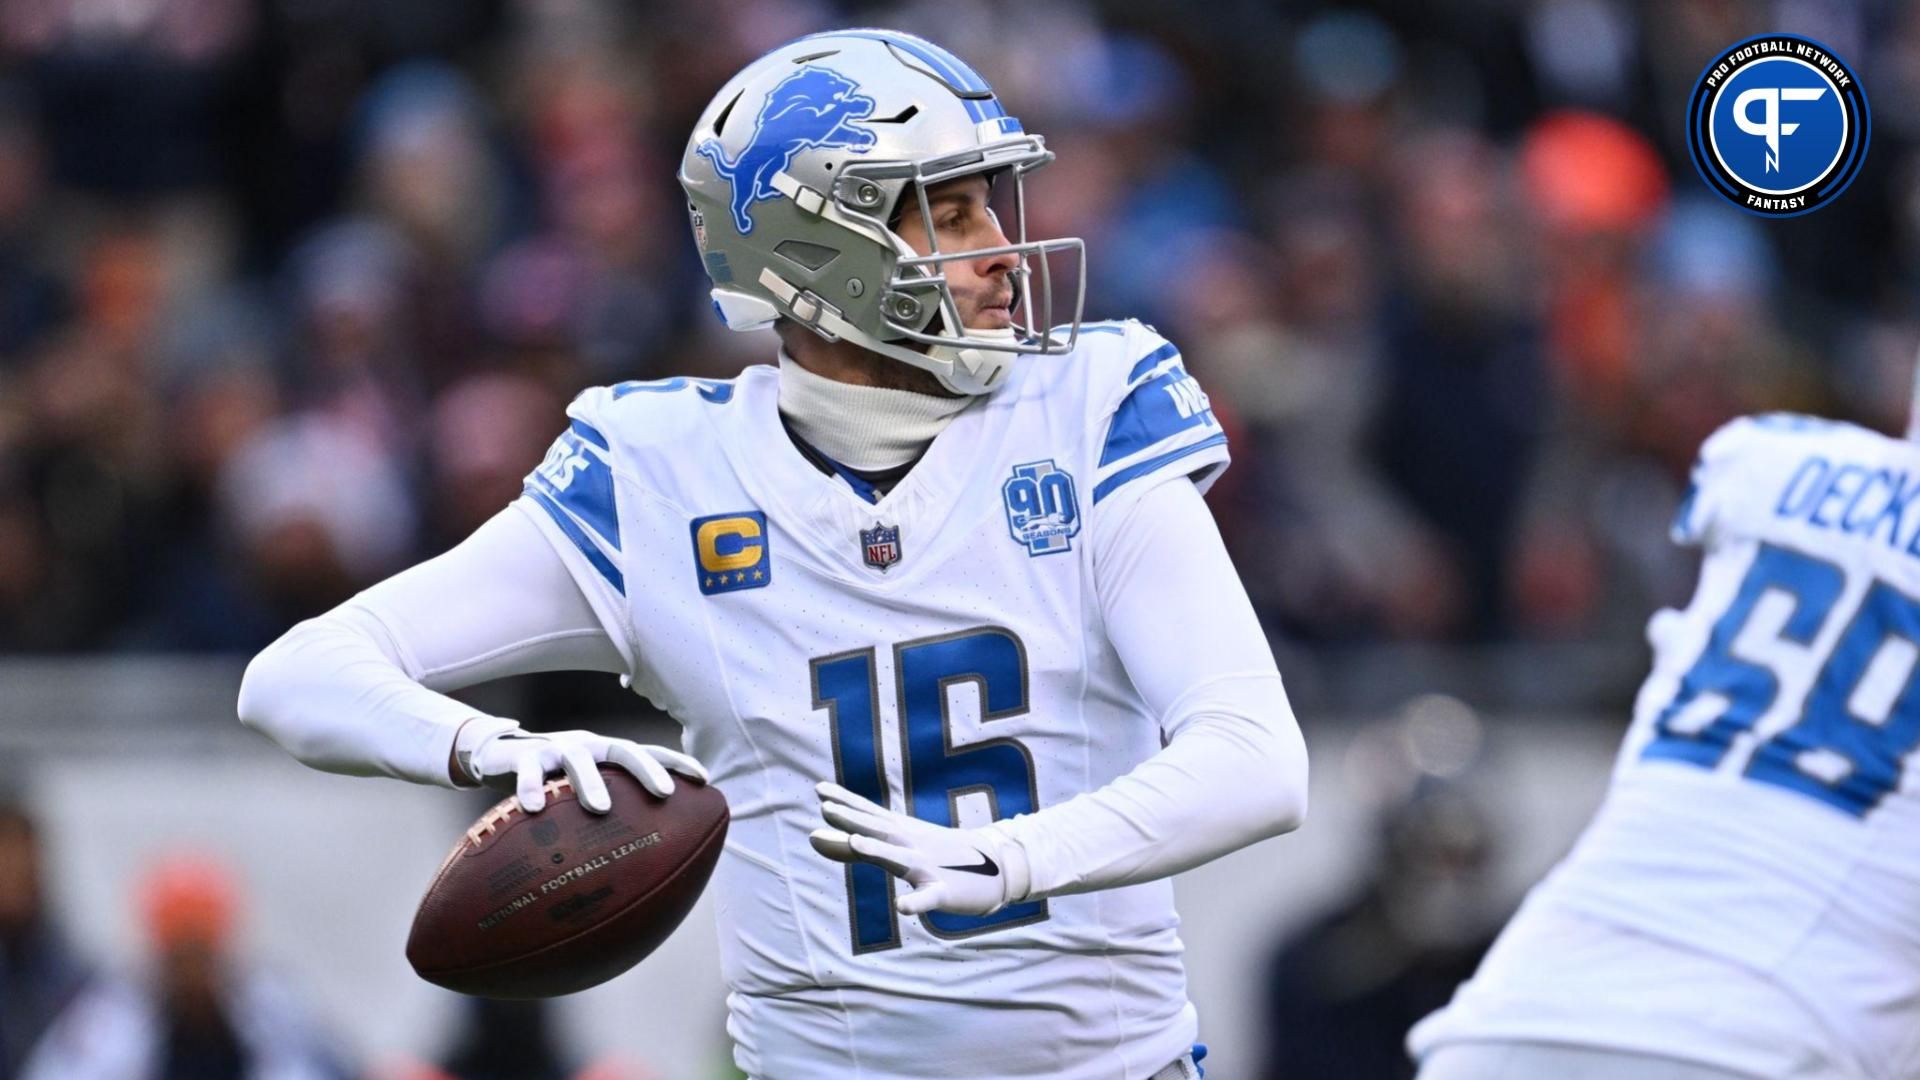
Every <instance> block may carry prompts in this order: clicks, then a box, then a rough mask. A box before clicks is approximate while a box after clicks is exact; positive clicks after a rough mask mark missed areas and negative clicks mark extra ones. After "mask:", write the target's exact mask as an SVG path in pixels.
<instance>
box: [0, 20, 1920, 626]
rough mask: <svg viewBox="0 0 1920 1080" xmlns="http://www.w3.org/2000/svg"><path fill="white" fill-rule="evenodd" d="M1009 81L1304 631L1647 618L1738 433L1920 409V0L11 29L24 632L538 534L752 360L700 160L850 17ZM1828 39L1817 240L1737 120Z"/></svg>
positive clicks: (268, 620)
mask: <svg viewBox="0 0 1920 1080" xmlns="http://www.w3.org/2000/svg"><path fill="white" fill-rule="evenodd" d="M869 23H873V24H885V25H889V26H895V27H899V28H902V29H907V30H911V31H915V32H919V33H922V34H924V35H926V36H929V37H932V38H934V39H936V40H939V41H940V42H942V43H944V44H946V45H948V46H949V47H950V48H952V49H953V50H954V51H956V52H957V53H959V54H960V55H962V56H965V57H967V58H969V59H970V60H971V61H972V63H973V64H974V65H975V66H976V67H978V68H979V69H980V70H981V71H982V72H983V73H984V74H985V75H986V76H987V77H988V79H989V80H990V81H992V82H993V83H994V84H995V86H996V88H997V89H998V91H999V92H1000V94H1001V96H1002V97H1003V99H1004V100H1005V101H1006V102H1007V103H1008V105H1009V107H1010V111H1012V112H1014V113H1015V114H1017V115H1019V116H1021V117H1022V119H1023V121H1024V122H1025V125H1026V127H1027V129H1028V130H1030V131H1038V132H1041V133H1043V134H1045V135H1046V136H1047V137H1048V139H1049V142H1050V145H1051V146H1053V147H1054V148H1055V149H1056V150H1057V151H1058V153H1059V160H1058V162H1057V163H1056V164H1055V165H1053V166H1051V167H1050V168H1048V169H1046V170H1043V171H1042V172H1041V173H1039V174H1038V175H1037V176H1036V177H1035V178H1034V181H1033V187H1032V189H1031V190H1032V193H1033V200H1034V206H1033V215H1032V218H1033V220H1032V225H1033V229H1034V232H1035V234H1036V235H1076V236H1081V237H1084V238H1085V239H1086V241H1087V245H1088V250H1089V263H1090V278H1089V281H1090V284H1089V288H1088V315H1089V317H1091V318H1109V317H1117V316H1128V315H1130V316H1137V317H1140V318H1142V319H1145V320H1147V321H1149V322H1152V323H1154V324H1155V325H1156V326H1158V327H1159V328H1160V329H1161V330H1162V331H1163V332H1165V333H1167V334H1168V335H1169V336H1170V337H1171V338H1173V339H1174V340H1175V341H1177V342H1179V343H1180V344H1181V345H1182V349H1183V352H1184V353H1185V355H1186V357H1187V358H1188V361H1189V365H1190V367H1191V368H1192V370H1193V371H1194V373H1195V374H1196V375H1197V376H1198V377H1199V378H1200V380H1201V381H1202V383H1203V384H1204V385H1206V386H1207V387H1208V388H1209V390H1210V391H1211V393H1212V396H1213V400H1214V403H1215V406H1216V409H1217V411H1218V413H1219V414H1220V416H1221V417H1222V420H1223V422H1224V423H1225V424H1226V425H1227V426H1228V427H1229V430H1230V433H1231V435H1232V437H1233V445H1234V447H1235V462H1236V464H1235V467H1234V468H1233V469H1232V470H1230V471H1229V473H1228V474H1227V477H1226V479H1225V480H1223V481H1222V483H1221V484H1220V485H1219V487H1218V488H1217V489H1216V491H1215V494H1214V495H1213V496H1212V501H1213V503H1214V507H1215V511H1216V513H1217V515H1218V516H1219V517H1220V519H1221V521H1222V525H1223V528H1224V529H1225V531H1226V532H1227V535H1228V538H1229V543H1230V545H1231V546H1232V548H1233V550H1234V552H1235V555H1236V559H1237V561H1238V563H1239V566H1240V568H1241V570H1242V573H1243V575H1244V576H1245V578H1246V580H1247V584H1248V586H1249V589H1250V590H1251V592H1252V593H1253V595H1254V597H1255V599H1256V602H1257V603H1258V604H1259V605H1260V607H1261V609H1262V611H1263V613H1264V614H1265V615H1266V616H1267V618H1268V620H1269V625H1270V626H1271V628H1272V629H1273V630H1274V632H1275V633H1277V634H1280V635H1283V636H1286V637H1289V638H1292V639H1294V640H1297V641H1300V642H1303V643H1306V644H1309V645H1343V644H1350V643H1357V644H1365V643H1371V642H1378V641H1388V640H1408V639H1411V640H1428V641H1443V642H1477V641H1502V640H1515V639H1521V640H1590V639H1608V640H1619V639H1623V638H1627V637H1630V636H1631V635H1632V634H1633V633H1634V631H1635V628H1636V627H1637V625H1638V624H1639V622H1640V621H1641V620H1643V619H1644V618H1645V616H1646V614H1647V612H1648V611H1649V610H1650V608H1651V607H1652V606H1654V605H1655V604H1656V603H1659V602H1670V601H1672V600H1674V599H1677V598H1678V597H1679V596H1680V595H1681V594H1682V592H1683V590H1684V588H1685V587H1686V583H1687V581H1688V580H1689V578H1690V569H1691V568H1690V565H1689V562H1688V557H1687V556H1686V555H1685V554H1684V553H1680V552H1677V551H1675V550H1673V549H1672V548H1671V547H1670V546H1669V545H1668V544H1667V542H1666V540H1665V523H1666V520H1667V519H1668V517H1669V516H1670V514H1671V512H1672V510H1673V508H1674V506H1675V504H1676V503H1677V501H1678V498H1679V494H1680V492H1681V490H1682V489H1683V488H1684V484H1685V476H1686V472H1687V467H1688V464H1689V462H1690V459H1691V457H1692V454H1693V452H1694V450H1695V448H1696V447H1697V445H1698V443H1699V442H1700V440H1701V439H1702V438H1703V437H1704V436H1705V435H1706V434H1707V433H1708V432H1710V431H1711V430H1712V429H1713V428H1714V426H1716V425H1717V424H1718V423H1720V422H1721V421H1723V420H1725V419H1727V418H1729V417H1731V416H1733V415H1735V414H1738V413H1742V412H1749V411H1755V410H1764V409H1775V408H1791V409H1799V410H1807V411H1815V412H1821V413H1825V414H1829V415H1835V416H1840V417H1844V418H1849V419H1856V420H1860V421H1862V422H1865V423H1868V424H1871V425H1873V426H1876V427H1880V428H1883V429H1898V428H1899V427H1901V426H1903V424H1904V419H1905V412H1906V409H1907V401H1908V389H1907V386H1908V380H1909V378H1910V374H1911V368H1912V364H1913V357H1914V351H1915V345H1916V344H1917V343H1920V320H1917V319H1916V318H1915V314H1914V303H1913V301H1914V293H1915V288H1916V285H1920V266H1917V265H1916V255H1920V153H1916V141H1915V139H1916V131H1915V125H1916V123H1917V122H1916V120H1915V119H1914V118H1915V117H1920V8H1916V7H1915V6H1914V5H1910V4H1903V3H1898V2H1895V0H1857V2H1856V0H1847V2H1840V0H1778V2H1736V0H1660V2H1655V0H1431V2H1423V3H1414V2H1411V0H1374V2H1371V3H1343V4H1338V5H1335V4H1328V3H1318V2H1312V0H1301V2H1295V3H1287V4H1270V3H1267V2H1264V0H1222V2H1220V3H1214V4H1207V5H1201V6H1199V7H1192V6H1175V5H1159V4H1149V3H1144V2H1131V0H1114V2H1110V3H1091V2H1087V0H1020V2H1014V0H928V2H914V3H905V4H885V5H868V4H858V3H845V4H837V3H831V2H827V0H662V2H658V3H650V4H645V5H639V4H623V3H617V2H615V0H473V2H470V3H460V4H411V3H390V4H371V3H364V2H357V0H18V2H11V3H6V4H0V650H7V651H28V650H32V651H47V650H56V651H72V650H101V649H109V650H123V649H148V650H152V649H162V650H192V651H228V652H240V651H246V650H251V649H254V648H256V647H258V646H260V645H262V644H264V643H265V642H267V641H268V640H270V639H271V638H272V637H274V636H275V635H276V634H277V633H278V632H279V631H280V630H281V629H283V628H284V627H285V626H286V625H288V624H289V623H290V622H292V621H293V620H295V619H297V618H300V617H302V616H304V615H307V614H310V613H313V612H316V611H318V610H321V609H323V608H325V607H326V606H329V605H330V604H332V603H334V602H337V601H338V600H340V599H342V598H344V597H345V596H347V595H350V594H351V593H352V592H353V591H354V590H355V589H357V588H359V587H362V586H364V585H366V584H368V583H370V582H372V581H374V580H377V579H379V578H380V577H383V576H384V575H386V574H388V573H390V572H392V571H394V570H396V569H398V568H400V567H403V566H405V565H407V564H409V563H410V562H413V561H415V560H418V559H419V558H422V557H424V556H427V555H431V554H433V553H435V552H437V551H440V550H443V549H444V548H446V547H447V546H448V545H450V544H451V543H453V542H455V541H457V540H458V539H459V538H460V537H462V536H463V535H465V534H466V533H467V532H468V531H470V530H471V529H472V528H473V527H474V526H475V525H476V524H478V523H479V522H480V521H482V520H484V519H485V518H486V517H487V516H489V515H490V514H492V513H493V512H495V511H497V510H498V509H499V508H500V507H501V506H503V505H505V504H506V503H507V502H508V501H509V500H510V499H512V498H513V497H514V495H515V494H516V493H517V492H518V490H519V484H520V478H521V476H522V475H523V474H524V473H525V472H526V471H527V470H528V469H529V468H530V467H531V466H532V465H533V464H534V463H536V462H537V461H538V459H539V457H540V455H541V453H542V451H543V448H544V446H545V444H546V442H547V441H548V440H549V439H550V438H551V437H552V436H553V435H554V434H556V433H557V432H558V431H559V429H560V428H561V427H562V426H563V420H562V412H561V410H562V408H563V406H564V404H565V403H566V401H567V400H568V399H569V398H570V397H571V396H572V395H573V394H574V393H576V392H577V391H578V390H579V389H581V388H582V387H584V386H587V385H591V384H594V383H600V382H607V381H613V380H621V379H632V378H654V377H660V376H663V375H668V374H681V373H691V374H701V375H716V376H725V375H728V374H731V373H733V372H734V371H737V370H738V369H739V368H740V367H742V366H743V365H745V364H750V363H760V362H766V361H768V360H769V359H770V358H771V356H772V352H773V348H774V345H773V341H772V338H771V336H770V335H735V334H728V333H727V332H726V331H725V330H724V329H723V328H722V327H721V326H719V325H718V324H717V323H716V322H715V320H714V319H713V316H712V314H711V311H710V310H709V308H708V305H707V303H706V302H705V289H706V282H705V279H704V277H703V275H702V274H701V271H700V267H699V264H698V262H697V261H696V259H695V257H694V249H693V245H692V244H691V243H690V242H689V232H688V227H687V220H686V215H685V211H684V205H683V200H682V199H681V197H680V194H679V190H678V187H677V185H676V183H675V182H674V179H673V173H674V169H675V167H676V164H677V161H678V158H679V154H680V152H681V150H682V148H683V146H684V143H685V139H686V135H687V132H688V130H689V128H690V126H691V123H692V121H693V119H694V117H695V116H696V114H697V113H698V111H699V109H700V108H701V107H702V106H703V105H704V104H705V102H706V101H707V99H708V98H709V96H710V95H711V94H712V93H713V92H714V91H715V90H716V89H717V88H718V87H719V86H720V85H721V83H722V82H723V81H724V80H725V79H726V78H727V77H728V76H729V75H730V74H731V73H732V72H733V71H734V70H736V69H737V68H738V67H739V66H740V65H742V64H743V63H744V62H746V61H747V60H749V59H751V58H752V57H753V56H755V55H757V54H758V53H759V52H761V51H763V50H764V49H766V48H768V47H771V46H773V45H775V44H777V43H779V42H781V41H784V40H787V39H789V38H791V37H794V36H797V35H799V34H801V33H805V32H809V31H813V30H817V29H822V28H826V27H831V26H834V25H840V24H869ZM1773 30H1778V31H1798V32H1803V33H1808V34H1810V35H1812V36H1814V37H1817V38H1819V39H1820V40H1822V41H1824V42H1826V43H1827V44H1828V45H1830V46H1831V47H1832V48H1833V49H1834V50H1835V51H1836V52H1837V53H1838V54H1839V55H1841V56H1844V57H1845V58H1847V60H1848V61H1849V62H1850V63H1851V64H1852V65H1853V66H1854V68H1855V69H1856V70H1857V71H1858V72H1859V73H1860V76H1861V78H1862V81H1863V83H1864V85H1865V87H1866V89H1867V92H1868V94H1869V97H1870V99H1871V102H1872V104H1873V106H1874V117H1875V124H1874V127H1873V132H1872V148H1871V151H1870V153H1869V157H1868V160H1867V165H1866V168H1865V170H1864V172H1863V174H1862V175H1861V177H1860V179H1859V180H1858V181H1857V182H1856V183H1855V184H1854V186H1853V188H1852V189H1851V190H1850V191H1849V192H1848V193H1847V194H1846V195H1845V196H1844V197H1843V198H1841V199H1840V200H1838V201H1837V203H1836V204H1835V205H1833V206H1832V207H1830V208H1828V209H1825V210H1823V211H1821V212H1819V213H1817V214H1814V215H1811V216H1808V217H1804V218H1799V219H1794V220H1788V221H1775V220H1763V219H1760V218H1756V217H1750V216H1747V215H1745V214H1743V213H1741V212H1740V211H1738V210H1736V209H1735V208H1733V207H1732V206H1730V205H1728V204H1726V203H1724V202H1722V201H1720V200H1719V199H1717V198H1716V197H1715V196H1713V195H1711V194H1710V193H1709V192H1708V191H1707V190H1706V188H1705V186H1704V185H1703V184H1701V183H1700V181H1699V180H1698V178H1697V177H1695V176H1694V175H1693V170H1692V168H1691V165H1690V164H1689V162H1688V161H1687V157H1686V153H1685V149H1684V142H1683V135H1682V116H1683V112H1684V107H1685V100H1686V97H1687V94H1688V93H1689V92H1690V90H1691V89H1692V86H1693V83H1694V80H1695V78H1696V76H1697V75H1698V73H1699V71H1700V68H1701V66H1702V65H1703V64H1704V63H1705V61H1706V59H1707V58H1708V57H1709V56H1710V55H1712V54H1713V53H1714V52H1715V51H1716V50H1717V49H1719V48H1721V47H1723V46H1725V45H1727V44H1729V43H1731V42H1733V41H1735V40H1737V39H1739V38H1742V37H1745V36H1748V35H1750V34H1753V33H1758V32H1762V31H1773Z"/></svg>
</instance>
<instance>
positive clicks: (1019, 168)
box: [680, 29, 1086, 394]
mask: <svg viewBox="0 0 1920 1080" xmlns="http://www.w3.org/2000/svg"><path fill="white" fill-rule="evenodd" d="M1052 160H1053V154H1052V152H1051V151H1049V150H1048V149H1047V148H1046V142H1045V140H1043V139H1042V138H1041V137H1040V136H1038V135H1029V134H1027V133H1026V132H1025V131H1023V130H1022V129H1021V127H1020V121H1019V120H1017V119H1015V118H1014V117H1011V116H1008V115H1007V113H1006V110H1005V109H1003V108H1001V106H1000V102H999V100H998V99H997V98H995V97H994V95H993V90H992V88H991V87H989V86H988V85H987V84H986V81H985V80H983V79H981V78H980V76H979V75H978V74H976V73H975V72H974V70H973V69H972V68H970V67H968V66H967V65H966V64H965V63H963V62H962V61H961V60H959V59H958V58H957V57H955V56H954V55H953V54H952V53H949V52H947V51H946V50H945V49H942V48H940V47H939V46H938V45H934V44H933V43H931V42H928V41H925V40H922V39H920V38H917V37H914V36H912V35H911V34H903V33H900V32H899V31H895V30H867V29H857V30H836V31H832V32H829V33H824V34H814V35H811V36H809V37H804V38H800V39H799V40H797V41H793V42H789V43H788V44H786V45H783V46H781V47H780V48H778V49H775V50H774V51H773V52H771V53H768V54H767V55H765V56H763V57H761V58H760V59H758V60H756V61H754V62H753V63H752V64H749V65H748V66H747V68H746V70H744V71H742V72H740V74H738V75H736V76H734V77H733V79H732V81H730V82H728V83H727V85H726V86H725V87H723V88H722V89H721V91H720V93H719V94H718V96H716V97H715V98H714V99H713V101H712V103H711V104H709V105H708V106H707V108H706V111H705V112H704V113H702V114H701V116H700V122H699V123H698V124H697V125H695V127H694V131H693V136H692V137H691V138H690V139H688V140H687V149H686V153H685V154H684V155H682V157H681V160H680V184H681V186H682V187H684V188H686V191H687V209H688V212H689V213H690V214H691V215H692V219H693V235H694V242H695V243H696V244H698V245H699V248H700V257H701V261H702V262H703V263H704V264H705V266H706V269H707V275H708V276H709V277H710V278H712V279H713V300H714V307H715V308H716V310H718V311H719V313H720V316H721V318H722V319H724V320H725V321H726V324H727V325H728V326H729V327H731V328H733V329H735V330H755V329H760V328H762V327H766V326H769V325H771V324H772V323H773V321H774V319H775V318H777V317H779V316H782V315H784V316H786V317H788V318H790V319H793V320H794V321H796V322H799V323H801V324H802V325H804V326H806V327H808V328H809V329H811V330H813V331H814V332H815V333H817V334H819V335H821V336H822V337H824V338H827V339H828V340H841V339H844V340H847V341H851V342H853V343H855V344H857V345H859V346H861V347H862V348H866V349H871V350H872V351H874V352H877V353H880V354H882V355H884V356H889V357H892V358H893V359H896V360H900V361H903V362H905V363H908V364H912V365H914V366H915V367H919V368H924V369H925V370H927V371H930V372H932V373H933V375H934V376H935V377H936V378H938V379H939V380H940V383H941V385H943V386H945V387H947V388H948V389H950V390H952V391H954V392H955V393H961V394H983V393H986V392H988V391H990V390H992V389H993V388H995V387H996V386H999V385H1000V383H1001V382H1002V381H1003V380H1004V379H1005V377H1006V373H1007V369H1008V367H1009V365H1010V364H1011V363H1012V361H1013V357H1014V356H1015V355H1017V354H1020V353H1035V354H1042V355H1055V354H1061V353H1065V352H1067V351H1069V350H1070V349H1072V348H1073V345H1074V342H1075V340H1076V339H1077V338H1078V336H1079V333H1080V319H1081V311H1082V308H1083V306H1084V304H1085V300H1086V251H1085V246H1084V245H1083V244H1082V243H1081V242H1080V241H1079V240H1078V239H1052V240H1029V239H1028V238H1027V235H1026V232H1027V223H1026V202H1025V192H1024V189H1023V180H1024V178H1025V176H1026V174H1027V173H1029V172H1031V171H1033V170H1034V169H1037V168H1039V167H1040V166H1042V165H1045V164H1046V163H1047V162H1049V161H1052ZM974 174H986V175H988V176H989V177H993V178H995V183H996V185H1000V184H1010V185H1011V186H1012V208H1011V211H1012V213H1011V216H1012V219H1013V220H1012V221H1011V223H1010V224H1011V225H1012V226H1013V233H1012V242H1011V243H1009V244H1006V245H1004V246H1001V247H994V248H985V249H977V250H973V251H965V252H942V251H940V250H939V244H938V240H937V239H934V240H933V241H932V243H933V250H932V251H931V253H929V254H927V255H921V254H919V253H917V252H915V251H914V250H913V249H912V248H911V247H909V246H908V245H907V243H906V241H904V240H902V239H901V238H900V236H899V235H898V234H896V233H895V232H894V231H893V230H892V229H891V228H889V222H892V221H894V220H897V214H898V211H899V210H900V208H901V206H902V203H901V200H902V199H908V198H911V199H916V200H918V202H919V206H920V211H921V213H922V214H924V215H926V220H929V221H931V220H932V214H931V212H930V210H929V207H928V202H927V188H928V187H929V186H931V185H934V184H939V183H941V182H942V181H946V180H952V179H954V178H956V177H961V176H969V175H974ZM1003 224H1005V223H1003ZM930 231H931V230H930ZM1006 253H1011V254H1013V255H1015V256H1016V257H1017V258H1018V263H1017V265H1016V267H1015V268H1014V269H1013V270H1012V271H1010V275H1011V278H1012V284H1013V286H1014V290H1015V292H1014V296H1015V299H1016V303H1015V305H1014V306H1015V311H1014V325H1013V326H1012V327H1010V328H1007V329H993V330H986V329H978V328H973V329H969V328H968V327H966V326H963V325H962V324H961V319H960V312H959V308H958V306H957V305H956V304H955V303H954V298H953V293H952V290H950V289H949V288H948V286H947V280H946V275H945V265H946V264H947V263H948V262H951V261H953V260H956V259H978V258H982V257H986V256H991V255H996V254H1006ZM1053 254H1064V255H1065V256H1066V257H1068V258H1070V259H1072V260H1074V262H1075V266H1074V271H1073V276H1074V279H1075V282H1076V294H1075V299H1074V303H1073V307H1072V310H1071V312H1068V311H1066V310H1064V309H1063V310H1062V311H1061V312H1059V314H1060V315H1062V316H1063V317H1062V318H1061V320H1060V324H1062V325H1060V331H1059V333H1053V332H1051V331H1050V330H1049V328H1050V327H1052V326H1055V325H1056V324H1055V323H1054V317H1055V314H1056V312H1055V310H1054V296H1053V292H1054V283H1053V275H1052V273H1051V271H1050V270H1049V267H1048V263H1047V259H1048V256H1049V255H1053ZM1036 279H1037V280H1036Z"/></svg>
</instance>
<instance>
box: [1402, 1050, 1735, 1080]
mask: <svg viewBox="0 0 1920 1080" xmlns="http://www.w3.org/2000/svg"><path fill="white" fill-rule="evenodd" d="M1543 1077H1544V1078H1551V1080H1752V1078H1751V1077H1748V1076H1746V1075H1745V1074H1743V1073H1733V1072H1727V1071H1725V1070H1724V1069H1716V1068H1713V1067H1712V1066H1710V1065H1696V1064H1694V1063H1693V1062H1689V1061H1678V1060H1675V1059H1674V1058H1664V1057H1653V1056H1650V1055H1647V1054H1633V1053H1627V1052H1625V1051H1621V1050H1595V1049H1592V1048H1589V1047H1583V1046H1564V1045H1559V1044H1555V1043H1533V1042H1460V1043H1451V1044H1449V1045H1447V1046H1443V1047H1441V1048H1440V1049H1438V1050H1435V1051H1434V1052H1433V1053H1431V1054H1429V1055H1427V1060H1426V1061H1425V1062H1423V1063H1422V1064H1421V1066H1420V1075H1419V1076H1418V1077H1416V1078H1415V1080H1542V1078H1543Z"/></svg>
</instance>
